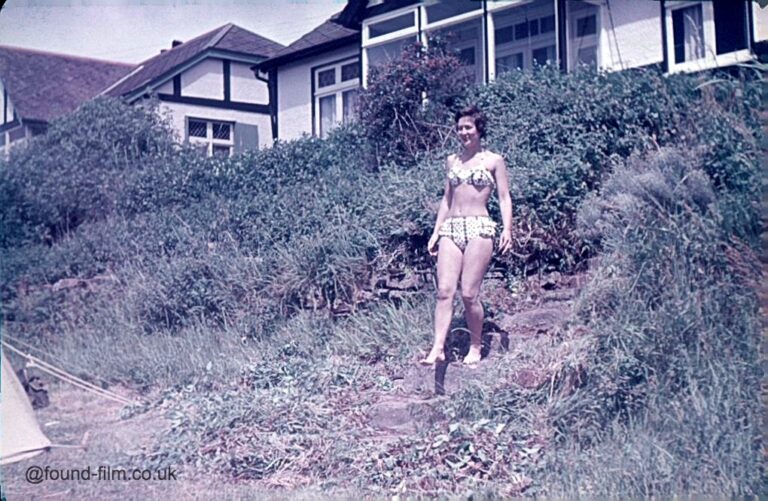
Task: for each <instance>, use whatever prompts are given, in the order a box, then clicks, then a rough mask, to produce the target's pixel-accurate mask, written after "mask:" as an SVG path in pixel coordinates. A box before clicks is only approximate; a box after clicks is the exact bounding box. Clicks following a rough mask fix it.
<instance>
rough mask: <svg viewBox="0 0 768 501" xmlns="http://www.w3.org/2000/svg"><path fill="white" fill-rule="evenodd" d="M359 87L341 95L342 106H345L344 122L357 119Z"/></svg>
mask: <svg viewBox="0 0 768 501" xmlns="http://www.w3.org/2000/svg"><path fill="white" fill-rule="evenodd" d="M358 93H359V91H358V89H352V90H348V91H346V92H344V93H343V94H342V95H341V99H342V107H343V108H344V117H343V118H344V123H345V124H346V123H349V122H351V121H353V120H354V119H355V114H356V113H357V98H358Z"/></svg>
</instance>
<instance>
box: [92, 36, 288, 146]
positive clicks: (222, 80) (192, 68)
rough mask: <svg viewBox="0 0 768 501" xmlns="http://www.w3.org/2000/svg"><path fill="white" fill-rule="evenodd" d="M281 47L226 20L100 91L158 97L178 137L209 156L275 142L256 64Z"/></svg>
mask: <svg viewBox="0 0 768 501" xmlns="http://www.w3.org/2000/svg"><path fill="white" fill-rule="evenodd" d="M281 49H283V46H282V45H280V44H278V43H276V42H273V41H272V40H269V39H266V38H264V37H262V36H260V35H257V34H255V33H252V32H250V31H248V30H245V29H243V28H240V27H238V26H235V25H233V24H227V25H225V26H222V27H220V28H217V29H215V30H213V31H210V32H208V33H205V34H203V35H200V36H198V37H196V38H194V39H192V40H189V41H187V42H183V43H182V42H176V41H175V42H173V44H172V47H171V48H170V49H168V50H165V51H162V52H161V53H160V54H158V55H157V56H155V57H152V58H150V59H148V60H146V61H144V62H142V63H140V64H139V65H137V66H136V67H135V68H134V69H133V70H132V71H131V72H130V73H128V74H127V75H125V76H124V77H123V78H121V79H120V80H117V81H115V82H113V83H112V85H110V86H109V88H107V89H106V90H104V92H102V94H104V95H109V96H115V97H122V98H123V99H125V100H126V102H128V103H136V102H138V101H140V100H142V99H143V98H145V97H147V96H150V95H155V96H157V97H158V99H159V100H160V103H161V107H162V109H163V110H164V111H168V112H170V116H171V120H172V124H173V126H174V127H175V129H176V130H177V132H178V133H179V136H180V137H181V138H183V139H184V141H188V142H190V143H192V144H197V145H200V147H201V149H203V150H204V151H205V152H206V153H207V154H208V155H227V156H229V155H231V154H232V153H234V152H237V151H242V150H246V149H255V148H258V147H260V146H266V145H271V144H272V137H273V135H274V134H276V131H273V130H272V129H273V123H272V118H271V117H270V106H269V102H270V95H269V90H268V87H267V83H266V81H262V80H259V79H257V78H255V76H254V72H253V70H252V69H251V68H252V67H253V66H254V65H256V64H258V63H260V62H262V61H264V60H265V59H267V58H268V57H271V56H273V55H274V54H275V53H277V51H279V50H281Z"/></svg>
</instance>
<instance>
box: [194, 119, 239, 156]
mask: <svg viewBox="0 0 768 501" xmlns="http://www.w3.org/2000/svg"><path fill="white" fill-rule="evenodd" d="M190 121H195V122H204V123H205V137H199V136H190V135H189V122H190ZM214 122H215V123H222V124H228V125H229V139H215V138H214V137H213V124H214ZM184 135H185V136H186V138H187V141H188V142H189V144H192V145H197V146H205V154H206V156H209V157H212V156H213V147H214V145H215V146H225V147H229V155H227V156H229V157H231V156H232V153H233V152H234V149H235V122H232V121H231V120H218V119H215V118H200V117H196V116H189V115H187V116H186V117H185V120H184Z"/></svg>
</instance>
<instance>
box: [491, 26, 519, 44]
mask: <svg viewBox="0 0 768 501" xmlns="http://www.w3.org/2000/svg"><path fill="white" fill-rule="evenodd" d="M495 34H496V44H502V43H507V42H511V41H513V40H514V39H515V29H514V27H513V26H506V27H504V28H498V29H496V31H495Z"/></svg>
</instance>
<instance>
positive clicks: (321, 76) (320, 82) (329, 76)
mask: <svg viewBox="0 0 768 501" xmlns="http://www.w3.org/2000/svg"><path fill="white" fill-rule="evenodd" d="M335 83H336V68H330V69H327V70H323V71H321V72H319V73H318V74H317V86H318V87H321V88H322V87H328V86H329V85H333V84H335Z"/></svg>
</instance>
